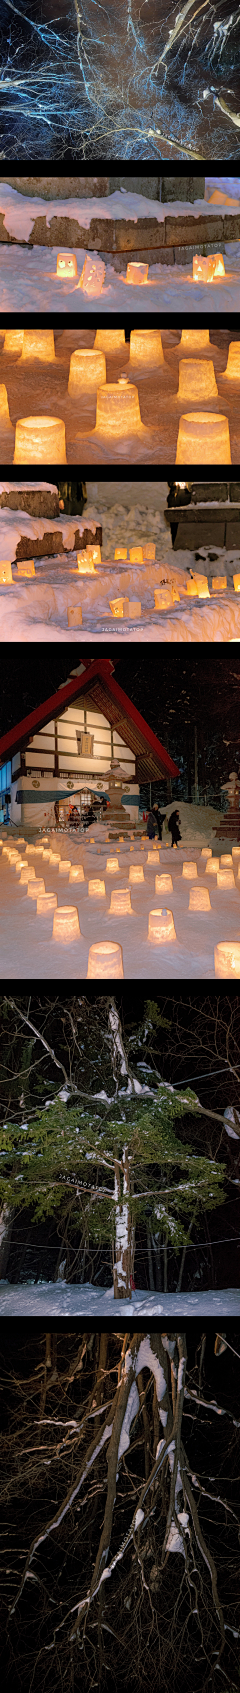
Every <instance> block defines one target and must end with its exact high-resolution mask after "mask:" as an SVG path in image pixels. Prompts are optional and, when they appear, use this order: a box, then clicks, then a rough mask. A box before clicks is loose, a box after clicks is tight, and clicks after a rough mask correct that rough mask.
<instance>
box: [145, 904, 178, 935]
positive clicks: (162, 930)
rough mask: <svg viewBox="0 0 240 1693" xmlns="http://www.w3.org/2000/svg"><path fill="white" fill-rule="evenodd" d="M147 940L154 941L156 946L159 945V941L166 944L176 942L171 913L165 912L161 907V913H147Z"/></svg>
mask: <svg viewBox="0 0 240 1693" xmlns="http://www.w3.org/2000/svg"><path fill="white" fill-rule="evenodd" d="M148 940H149V941H155V943H157V944H159V942H160V941H163V942H164V941H165V942H168V941H175V940H176V930H175V924H174V919H173V914H172V911H167V910H165V908H164V906H162V910H161V911H149V918H148Z"/></svg>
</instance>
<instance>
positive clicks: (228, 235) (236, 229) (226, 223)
mask: <svg viewBox="0 0 240 1693" xmlns="http://www.w3.org/2000/svg"><path fill="white" fill-rule="evenodd" d="M223 231H224V235H225V241H239V240H240V211H239V212H236V216H235V217H234V213H233V212H231V214H230V213H229V214H227V212H226V214H225V217H224V218H223Z"/></svg>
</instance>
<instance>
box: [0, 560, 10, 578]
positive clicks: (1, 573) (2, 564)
mask: <svg viewBox="0 0 240 1693" xmlns="http://www.w3.org/2000/svg"><path fill="white" fill-rule="evenodd" d="M12 579H13V576H12V566H11V562H10V559H9V558H1V561H0V582H12Z"/></svg>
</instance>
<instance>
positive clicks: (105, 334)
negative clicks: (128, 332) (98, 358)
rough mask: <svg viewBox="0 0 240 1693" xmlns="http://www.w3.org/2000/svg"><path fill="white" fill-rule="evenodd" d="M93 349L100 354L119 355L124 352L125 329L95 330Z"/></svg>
mask: <svg viewBox="0 0 240 1693" xmlns="http://www.w3.org/2000/svg"><path fill="white" fill-rule="evenodd" d="M94 347H97V350H98V351H100V352H101V353H121V352H122V349H123V347H124V351H126V342H125V329H97V330H96V335H95V341H94Z"/></svg>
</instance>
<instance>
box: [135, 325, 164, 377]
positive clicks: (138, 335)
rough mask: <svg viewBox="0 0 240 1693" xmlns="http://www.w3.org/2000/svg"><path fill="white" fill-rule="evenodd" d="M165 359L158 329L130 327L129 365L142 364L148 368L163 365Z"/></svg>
mask: <svg viewBox="0 0 240 1693" xmlns="http://www.w3.org/2000/svg"><path fill="white" fill-rule="evenodd" d="M164 364H165V359H164V354H163V349H162V337H161V333H160V329H131V334H130V365H131V368H132V369H133V366H134V365H136V366H137V365H141V366H142V369H143V371H144V365H145V366H146V368H147V367H148V369H149V368H150V367H152V369H153V368H154V367H155V366H159V365H164Z"/></svg>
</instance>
